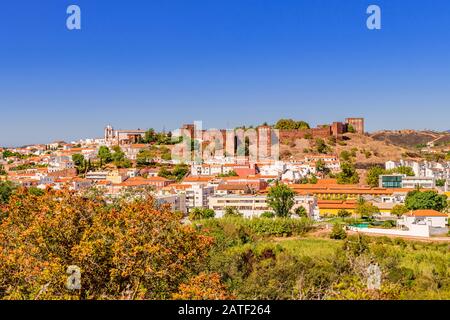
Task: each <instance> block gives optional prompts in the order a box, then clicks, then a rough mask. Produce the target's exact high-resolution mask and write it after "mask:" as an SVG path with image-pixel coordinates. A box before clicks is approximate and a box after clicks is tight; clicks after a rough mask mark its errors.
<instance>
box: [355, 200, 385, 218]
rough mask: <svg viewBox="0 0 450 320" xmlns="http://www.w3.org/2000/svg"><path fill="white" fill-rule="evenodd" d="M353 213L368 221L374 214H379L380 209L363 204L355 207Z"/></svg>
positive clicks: (368, 203)
mask: <svg viewBox="0 0 450 320" xmlns="http://www.w3.org/2000/svg"><path fill="white" fill-rule="evenodd" d="M355 213H356V214H359V215H360V216H361V218H364V219H368V218H372V216H373V215H374V214H377V213H380V209H378V207H376V206H374V205H373V204H371V203H370V202H364V203H361V204H358V205H357V206H356V210H355Z"/></svg>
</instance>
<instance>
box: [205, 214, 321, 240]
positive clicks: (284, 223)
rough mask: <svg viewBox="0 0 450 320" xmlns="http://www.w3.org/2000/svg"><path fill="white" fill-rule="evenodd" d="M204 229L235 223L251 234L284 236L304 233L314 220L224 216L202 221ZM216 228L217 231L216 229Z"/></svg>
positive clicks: (223, 226)
mask: <svg viewBox="0 0 450 320" xmlns="http://www.w3.org/2000/svg"><path fill="white" fill-rule="evenodd" d="M200 223H201V224H202V228H203V229H204V230H208V231H213V232H216V231H217V229H219V230H220V229H221V230H224V228H225V227H226V226H227V225H230V224H232V225H234V226H236V228H242V229H243V230H246V232H248V234H249V236H250V237H252V236H258V237H270V236H276V237H283V236H287V237H288V236H296V235H303V234H305V233H306V232H308V231H310V230H311V229H312V224H313V223H312V221H311V220H310V219H307V218H300V219H290V218H253V219H246V218H237V217H224V218H222V219H212V220H204V221H201V222H200ZM213 229H215V230H216V231H214V230H213Z"/></svg>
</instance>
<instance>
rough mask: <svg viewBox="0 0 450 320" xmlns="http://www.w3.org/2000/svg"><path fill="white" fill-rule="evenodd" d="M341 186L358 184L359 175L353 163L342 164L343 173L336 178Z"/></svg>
mask: <svg viewBox="0 0 450 320" xmlns="http://www.w3.org/2000/svg"><path fill="white" fill-rule="evenodd" d="M336 178H337V183H339V184H356V183H358V182H359V175H358V172H356V169H355V165H354V164H353V163H351V162H342V163H341V172H339V173H338V174H337V176H336Z"/></svg>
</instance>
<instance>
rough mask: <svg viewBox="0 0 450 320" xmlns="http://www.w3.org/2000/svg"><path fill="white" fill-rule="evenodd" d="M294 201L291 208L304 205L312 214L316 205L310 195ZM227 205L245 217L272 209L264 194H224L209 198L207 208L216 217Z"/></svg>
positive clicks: (298, 197)
mask: <svg viewBox="0 0 450 320" xmlns="http://www.w3.org/2000/svg"><path fill="white" fill-rule="evenodd" d="M294 202H295V203H294V207H293V208H292V209H293V210H295V209H296V208H298V207H304V208H305V209H306V212H307V213H308V214H309V215H313V214H314V209H315V208H316V206H317V201H316V198H315V197H312V196H295V198H294ZM227 207H231V208H234V209H237V210H238V211H239V212H240V213H242V214H243V216H244V217H246V218H251V217H258V216H260V215H261V214H262V213H263V212H266V211H272V209H271V208H270V207H269V206H268V204H267V197H266V196H265V195H224V196H213V197H210V198H209V208H210V209H213V210H214V211H215V213H216V217H222V216H223V215H224V213H225V209H226V208H227Z"/></svg>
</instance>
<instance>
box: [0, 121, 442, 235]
mask: <svg viewBox="0 0 450 320" xmlns="http://www.w3.org/2000/svg"><path fill="white" fill-rule="evenodd" d="M238 130H240V132H241V133H242V135H241V136H239V133H238V132H237V131H238ZM214 132H215V133H217V134H214V133H213V134H212V133H211V131H210V130H202V129H199V128H197V127H196V125H195V124H187V125H183V126H182V127H181V128H180V129H178V130H174V131H173V132H156V131H155V130H153V129H145V130H143V129H133V130H115V129H114V128H113V127H112V126H107V127H106V128H105V129H104V136H103V137H101V138H86V139H83V140H80V141H73V142H65V141H55V142H52V143H49V144H38V145H28V146H24V147H13V148H1V149H0V179H1V180H2V181H3V183H6V182H8V183H11V184H14V185H16V186H23V187H26V188H33V189H35V190H42V191H45V190H47V189H54V190H63V189H68V190H72V191H74V192H77V193H84V192H88V191H90V190H96V191H98V192H101V194H102V195H104V196H105V197H107V198H117V197H121V196H124V195H129V194H139V192H151V194H152V195H153V197H154V198H155V199H156V201H157V202H158V203H159V204H161V205H163V204H166V205H168V206H170V208H171V209H172V210H173V211H174V212H180V213H182V214H183V215H184V216H185V217H186V219H188V220H189V217H190V216H191V217H192V214H193V213H196V214H201V212H203V211H205V210H209V211H210V212H213V214H214V216H215V217H222V216H224V215H226V214H227V213H229V212H233V211H234V212H238V213H239V214H241V215H242V216H244V217H246V218H252V217H260V216H270V215H271V214H272V215H273V210H272V209H273V208H271V206H270V205H269V203H268V200H267V197H268V193H269V192H270V190H271V188H273V187H274V186H278V185H286V186H287V187H289V189H290V190H292V191H293V192H294V194H295V196H294V203H293V206H292V208H291V209H290V211H291V213H292V215H291V217H292V218H294V219H295V218H299V217H301V216H308V217H309V218H311V219H313V220H315V221H318V222H320V221H328V220H332V219H334V218H337V217H366V218H367V217H369V218H370V221H371V223H370V225H369V223H359V224H354V225H350V226H349V227H348V228H349V230H352V231H357V232H363V233H375V234H383V235H388V236H389V235H400V236H406V237H408V236H411V237H432V236H444V237H445V236H447V235H448V213H447V211H446V208H447V206H446V207H445V208H444V207H442V208H441V210H434V209H426V210H424V209H417V210H414V209H411V208H408V206H406V205H405V201H406V199H407V197H408V194H411V192H426V191H433V192H434V193H436V194H437V195H442V196H443V197H447V196H450V150H448V149H446V150H447V152H448V154H447V156H446V158H445V157H444V158H443V159H436V160H434V159H427V158H417V156H416V158H412V157H411V156H408V155H406V156H404V157H401V158H396V159H389V160H387V161H385V162H383V163H377V164H374V165H372V166H365V167H362V168H361V166H359V163H358V157H361V156H363V157H364V158H366V159H368V158H370V156H371V155H372V154H375V153H376V152H374V151H370V150H364V149H359V150H358V149H357V148H352V149H349V150H342V149H339V147H343V146H346V145H347V144H349V143H350V142H351V140H352V137H366V136H367V133H366V132H365V128H364V119H363V118H348V119H346V120H345V121H344V122H334V123H332V124H330V125H320V126H317V127H316V128H310V126H309V124H307V123H306V122H303V121H295V120H292V119H281V120H279V121H278V122H277V123H276V124H274V125H272V126H271V125H268V124H263V125H261V126H257V127H255V128H253V127H249V128H246V127H242V128H237V129H233V130H215V131H214ZM230 132H231V133H232V134H233V136H232V137H231V138H230V137H228V136H227V135H228V133H230ZM251 132H253V136H252V134H251ZM186 136H188V137H189V138H188V140H186ZM252 138H254V141H256V144H257V146H256V147H255V149H254V150H253V149H252V143H251V141H250V140H251V139H252ZM353 139H356V138H353ZM219 140H220V141H221V142H222V146H220V147H219V148H217V147H216V145H217V144H216V142H217V141H219ZM183 141H188V143H184V142H183ZM262 142H265V143H262ZM305 143H307V146H308V147H305V148H304V149H305V150H303V152H301V153H300V154H295V153H292V152H290V153H289V154H287V155H286V154H283V152H281V154H280V146H279V145H282V146H283V145H284V146H285V147H286V146H287V147H288V148H289V146H290V145H291V146H292V148H291V149H293V148H294V147H295V145H296V144H298V145H304V144H305ZM183 144H184V145H185V146H186V145H189V146H194V145H195V146H196V147H194V148H193V149H192V150H191V149H189V150H188V152H187V153H186V152H185V151H186V150H184V152H185V155H186V154H187V155H188V157H184V158H183V157H178V155H179V152H180V150H183V148H179V146H181V145H183ZM211 146H213V148H211ZM258 148H259V149H258ZM184 149H186V148H184ZM197 149H200V151H202V150H203V153H200V156H199V157H195V155H194V153H195V152H196V151H197ZM261 149H264V150H263V151H267V152H261ZM239 150H240V151H241V152H239ZM255 150H256V151H258V152H253V151H255ZM218 151H221V152H218ZM177 152H178V153H177ZM444 155H445V151H444ZM368 221H369V220H368ZM378 226H379V227H378Z"/></svg>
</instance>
